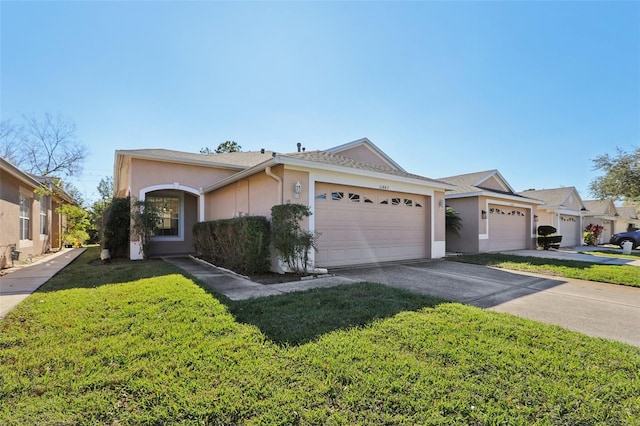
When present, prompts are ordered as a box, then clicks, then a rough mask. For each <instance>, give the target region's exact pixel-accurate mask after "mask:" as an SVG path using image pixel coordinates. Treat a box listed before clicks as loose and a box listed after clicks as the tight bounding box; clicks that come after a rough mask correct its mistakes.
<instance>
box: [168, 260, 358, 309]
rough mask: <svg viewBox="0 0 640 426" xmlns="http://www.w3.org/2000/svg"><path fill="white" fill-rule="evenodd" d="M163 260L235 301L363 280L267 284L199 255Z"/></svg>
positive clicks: (342, 279)
mask: <svg viewBox="0 0 640 426" xmlns="http://www.w3.org/2000/svg"><path fill="white" fill-rule="evenodd" d="M163 260H165V261H166V262H169V263H172V264H174V265H176V266H177V267H179V268H181V269H183V270H184V271H186V272H187V273H189V274H191V275H193V276H194V277H196V278H197V279H199V280H200V281H202V282H204V283H205V284H206V285H207V287H209V288H210V289H212V290H214V291H216V292H218V293H220V294H223V295H225V296H226V297H228V298H229V299H231V300H245V299H251V298H254V297H266V296H278V295H281V294H284V293H290V292H293V291H305V290H310V289H312V288H320V287H334V286H338V285H342V284H350V283H355V282H359V281H356V280H352V279H349V278H345V277H335V276H330V277H326V278H315V279H311V280H304V281H292V282H288V283H281V284H269V285H265V284H260V283H256V282H253V281H251V280H249V279H247V278H245V277H243V276H241V275H236V274H234V273H231V272H227V271H225V270H223V269H220V268H217V267H215V266H213V265H210V264H208V263H206V262H203V261H201V260H198V259H195V258H190V257H166V258H163Z"/></svg>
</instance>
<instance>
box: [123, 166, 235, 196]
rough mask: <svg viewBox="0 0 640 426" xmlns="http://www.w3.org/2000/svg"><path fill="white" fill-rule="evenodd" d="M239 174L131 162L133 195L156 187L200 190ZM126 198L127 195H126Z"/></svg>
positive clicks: (190, 167)
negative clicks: (184, 187) (183, 187)
mask: <svg viewBox="0 0 640 426" xmlns="http://www.w3.org/2000/svg"><path fill="white" fill-rule="evenodd" d="M234 173H237V170H224V169H213V168H210V167H200V166H195V165H186V164H175V163H165V162H162V161H150V160H141V159H137V158H134V159H132V161H131V182H132V186H131V195H132V196H133V197H135V198H138V197H139V193H140V190H141V189H143V188H147V187H150V186H154V185H173V184H174V183H179V184H180V185H183V186H187V187H189V188H193V189H195V190H199V188H206V187H207V186H210V185H213V184H214V183H216V182H218V181H220V180H222V179H224V178H226V177H228V176H230V175H232V174H234ZM124 196H126V194H124Z"/></svg>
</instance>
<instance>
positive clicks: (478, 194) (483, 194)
mask: <svg viewBox="0 0 640 426" xmlns="http://www.w3.org/2000/svg"><path fill="white" fill-rule="evenodd" d="M468 197H491V198H501V199H503V200H510V201H518V202H521V203H522V202H524V203H529V204H537V205H542V204H544V201H540V200H535V199H533V198H527V197H518V196H515V195H509V194H500V193H497V192H490V191H474V192H461V193H458V194H446V195H445V198H447V199H454V198H468Z"/></svg>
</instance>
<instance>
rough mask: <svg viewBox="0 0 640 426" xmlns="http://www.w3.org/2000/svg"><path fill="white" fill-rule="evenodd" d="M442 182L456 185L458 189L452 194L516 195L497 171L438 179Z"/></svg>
mask: <svg viewBox="0 0 640 426" xmlns="http://www.w3.org/2000/svg"><path fill="white" fill-rule="evenodd" d="M438 180H441V181H443V182H447V183H450V184H452V185H456V186H457V187H458V188H457V189H456V190H454V191H453V193H468V192H471V193H473V192H481V191H483V190H486V191H489V192H498V193H504V194H511V195H517V194H516V193H515V191H514V190H513V188H512V187H511V185H509V183H507V181H506V179H505V178H504V177H502V175H501V174H500V172H498V171H497V170H485V171H482V172H474V173H467V174H463V175H456V176H448V177H443V178H439V179H438Z"/></svg>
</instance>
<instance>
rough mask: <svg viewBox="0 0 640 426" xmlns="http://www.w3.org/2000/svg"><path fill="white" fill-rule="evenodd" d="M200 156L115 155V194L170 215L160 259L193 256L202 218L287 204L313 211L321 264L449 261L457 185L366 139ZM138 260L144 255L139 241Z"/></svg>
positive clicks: (134, 246)
mask: <svg viewBox="0 0 640 426" xmlns="http://www.w3.org/2000/svg"><path fill="white" fill-rule="evenodd" d="M298 151H299V152H294V153H290V154H280V153H275V152H271V151H265V150H263V151H261V152H238V153H224V154H212V155H204V154H192V153H185V152H179V151H172V150H164V149H141V150H119V151H116V154H115V171H114V184H115V189H116V195H117V196H120V197H122V196H127V195H131V196H132V197H133V198H135V199H139V200H149V201H152V202H154V203H158V206H159V207H161V208H162V210H163V211H164V212H165V213H164V214H165V215H166V217H165V218H164V219H163V221H162V225H161V226H162V227H161V228H160V229H159V233H158V235H157V236H156V237H154V242H155V244H154V246H153V247H154V248H153V250H154V251H153V252H152V255H168V254H177V253H191V252H193V250H194V249H193V245H192V236H191V230H192V227H193V224H194V223H196V222H198V221H206V220H215V219H224V218H232V217H237V216H242V215H261V216H266V217H270V213H271V207H272V206H274V205H277V204H283V203H300V204H304V205H307V206H308V207H309V208H310V210H311V211H312V213H313V214H312V216H311V217H310V218H309V219H308V221H307V223H305V224H304V226H305V227H307V228H308V230H309V231H311V232H316V233H318V239H317V251H315V252H314V253H311V260H312V261H313V262H314V265H315V266H317V267H336V266H341V265H354V264H363V263H372V262H383V261H393V260H403V259H418V258H439V257H443V256H444V255H445V213H444V193H445V190H448V189H453V186H452V185H449V184H447V183H444V182H440V181H437V180H434V179H430V178H427V177H423V176H418V175H415V174H412V173H408V172H406V171H405V170H404V169H402V167H400V166H399V165H398V164H397V163H395V162H394V161H393V160H392V159H391V158H389V157H388V156H387V155H386V154H385V153H384V152H382V151H381V150H380V149H379V148H378V147H376V146H375V145H374V144H373V143H372V142H371V141H369V140H368V139H366V138H365V139H360V140H357V141H354V142H350V143H348V144H344V145H340V146H337V147H334V148H331V149H328V150H324V151H306V152H305V151H300V149H299V148H298ZM130 255H131V257H132V258H134V259H135V258H139V257H141V253H140V248H139V244H138V242H137V241H131V250H130Z"/></svg>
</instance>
